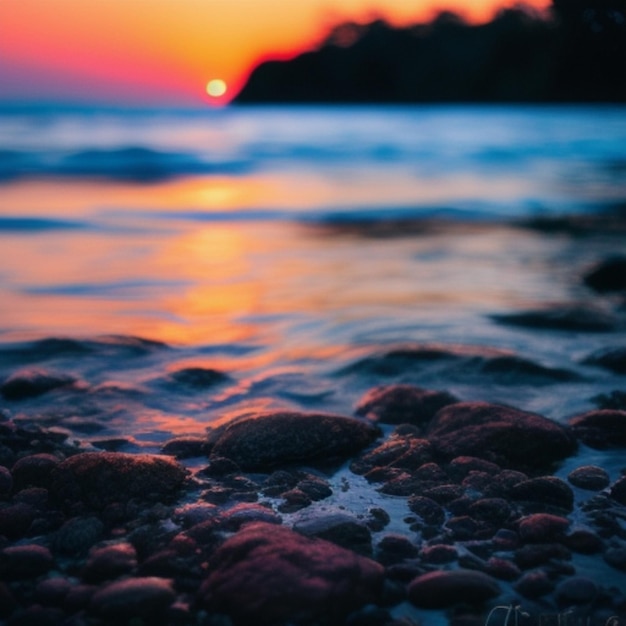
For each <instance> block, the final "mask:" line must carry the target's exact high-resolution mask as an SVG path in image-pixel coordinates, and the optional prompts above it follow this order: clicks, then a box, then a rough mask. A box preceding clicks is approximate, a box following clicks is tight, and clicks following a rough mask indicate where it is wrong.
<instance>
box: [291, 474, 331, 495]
mask: <svg viewBox="0 0 626 626" xmlns="http://www.w3.org/2000/svg"><path fill="white" fill-rule="evenodd" d="M296 488H297V489H300V491H302V492H303V493H305V494H306V495H307V496H308V497H309V498H311V500H312V501H313V502H317V501H319V500H324V499H325V498H328V497H330V496H332V495H333V490H332V489H331V488H330V485H329V484H328V481H326V480H324V479H322V478H320V477H319V476H313V475H309V476H308V477H307V478H304V479H302V480H301V481H299V482H298V484H297V485H296Z"/></svg>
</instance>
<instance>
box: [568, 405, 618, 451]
mask: <svg viewBox="0 0 626 626" xmlns="http://www.w3.org/2000/svg"><path fill="white" fill-rule="evenodd" d="M569 426H570V428H571V430H572V432H573V433H574V434H575V435H576V437H578V438H579V439H580V440H581V441H583V443H585V444H586V445H588V446H590V447H591V448H597V449H600V450H603V449H606V448H614V447H626V411H615V410H610V409H600V410H596V411H589V412H588V413H583V414H582V415H577V416H575V417H572V419H570V420H569Z"/></svg>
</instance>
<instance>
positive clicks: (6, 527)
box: [0, 502, 36, 539]
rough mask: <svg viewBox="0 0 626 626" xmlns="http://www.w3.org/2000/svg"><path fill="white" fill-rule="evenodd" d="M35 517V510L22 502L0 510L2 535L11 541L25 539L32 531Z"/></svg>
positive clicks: (0, 532) (0, 530)
mask: <svg viewBox="0 0 626 626" xmlns="http://www.w3.org/2000/svg"><path fill="white" fill-rule="evenodd" d="M35 516H36V510H35V508H34V507H33V506H32V505H30V504H24V503H22V502H18V503H16V504H12V505H9V506H7V507H4V508H0V535H5V536H6V537H8V538H9V539H18V538H20V537H23V536H24V535H26V534H27V533H28V531H29V530H30V527H31V525H32V523H33V521H34V519H35Z"/></svg>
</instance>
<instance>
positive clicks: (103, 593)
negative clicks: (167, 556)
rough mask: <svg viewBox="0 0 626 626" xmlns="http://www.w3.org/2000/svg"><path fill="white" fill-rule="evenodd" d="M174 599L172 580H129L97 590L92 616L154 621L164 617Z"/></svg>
mask: <svg viewBox="0 0 626 626" xmlns="http://www.w3.org/2000/svg"><path fill="white" fill-rule="evenodd" d="M175 598H176V594H175V593H174V590H173V588H172V583H171V581H169V580H165V579H163V578H157V577H145V578H129V579H127V580H120V581H116V582H114V583H111V584H109V585H106V586H105V587H103V588H101V589H98V591H96V593H95V594H94V595H93V597H92V598H91V603H90V612H91V613H95V614H96V615H99V616H101V617H104V618H107V619H130V618H133V619H137V618H145V619H150V618H152V619H155V618H158V617H162V616H163V612H164V611H167V609H168V608H169V606H170V605H171V604H172V603H173V602H174V600H175ZM160 621H161V620H160Z"/></svg>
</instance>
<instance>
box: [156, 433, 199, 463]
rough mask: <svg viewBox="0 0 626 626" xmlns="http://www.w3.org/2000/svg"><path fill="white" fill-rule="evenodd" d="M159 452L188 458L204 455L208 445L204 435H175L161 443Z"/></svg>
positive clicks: (178, 457)
mask: <svg viewBox="0 0 626 626" xmlns="http://www.w3.org/2000/svg"><path fill="white" fill-rule="evenodd" d="M161 453H162V454H168V455H170V456H173V457H176V458H177V459H190V458H193V457H196V456H206V454H207V453H208V445H207V441H206V439H205V438H204V437H192V436H189V437H176V438H175V439H170V440H169V441H167V442H166V443H165V444H163V447H162V448H161Z"/></svg>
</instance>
